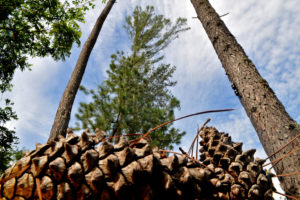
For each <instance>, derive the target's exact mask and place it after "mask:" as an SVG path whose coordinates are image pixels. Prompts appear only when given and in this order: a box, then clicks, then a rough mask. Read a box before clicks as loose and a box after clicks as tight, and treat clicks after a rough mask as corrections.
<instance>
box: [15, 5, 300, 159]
mask: <svg viewBox="0 0 300 200" xmlns="http://www.w3.org/2000/svg"><path fill="white" fill-rule="evenodd" d="M210 2H211V3H212V5H213V6H214V8H215V9H216V11H217V12H218V13H219V14H220V15H221V14H225V13H229V14H228V15H227V16H225V17H223V18H222V19H223V20H224V21H225V23H226V25H227V26H228V28H229V29H230V31H231V32H232V33H233V34H234V35H235V37H236V38H237V40H238V41H239V43H240V44H241V45H242V46H243V48H244V49H245V51H246V53H247V54H248V55H249V56H250V58H251V59H252V60H253V61H254V63H255V64H256V66H257V68H258V70H259V72H260V73H261V74H262V76H263V77H264V78H266V80H267V81H268V82H269V83H270V85H271V87H272V88H273V89H274V91H275V93H276V94H277V95H278V97H279V98H280V100H281V101H282V102H283V104H284V105H285V106H286V108H287V110H288V112H289V113H290V114H291V115H292V117H294V118H295V119H296V120H297V121H298V122H300V109H299V107H300V82H299V80H300V68H299V65H300V56H299V55H300V46H299V44H300V35H299V32H300V7H299V6H298V2H296V1H284V0H274V1H272V4H270V3H269V2H267V1H255V0H249V1H239V2H237V1H234V0H227V1H217V0H211V1H210ZM97 4H98V5H97V7H96V8H95V9H94V10H93V11H90V12H89V13H88V15H87V19H86V21H87V22H86V23H85V24H82V25H81V27H82V30H83V37H82V44H83V43H84V42H85V40H86V38H87V37H88V34H89V32H90V30H91V29H92V27H93V25H94V22H95V20H96V18H97V17H98V15H99V14H100V12H101V10H102V8H103V7H104V5H103V4H101V3H100V1H99V3H97ZM146 4H150V5H154V6H155V8H156V10H157V12H158V13H159V14H164V15H165V16H166V17H168V18H171V19H173V20H174V19H176V18H177V17H186V18H187V19H188V24H189V26H190V27H191V30H189V31H188V32H185V33H183V34H181V36H180V37H179V39H177V40H175V41H174V42H173V43H172V44H171V45H170V47H169V48H168V49H166V50H165V51H164V53H165V55H166V59H165V62H167V63H170V64H172V65H175V66H177V71H176V73H175V75H174V79H175V80H177V81H178V84H177V85H176V87H175V88H173V89H172V91H173V92H174V94H175V95H176V96H177V97H178V98H179V99H180V101H181V108H182V109H181V110H180V111H177V112H176V115H177V116H183V115H185V114H190V113H194V112H197V111H202V110H208V109H221V108H236V111H235V112H233V113H222V114H220V113H219V114H213V115H205V116H201V117H200V116H199V117H195V118H192V119H186V120H182V121H179V122H176V126H177V127H179V128H180V129H182V130H186V131H187V132H188V134H187V136H186V138H184V140H183V144H182V145H183V146H186V145H187V144H188V143H189V140H190V138H191V137H192V135H194V133H195V130H196V128H197V123H199V124H201V123H203V122H204V121H205V120H206V118H207V117H211V118H212V122H211V125H213V126H216V127H217V128H218V129H219V130H220V131H226V132H229V133H230V134H231V135H232V137H233V139H234V140H236V141H242V142H244V148H245V149H249V148H257V149H258V153H257V154H258V155H259V156H262V157H264V156H265V155H264V153H263V149H262V147H261V145H260V143H259V140H258V138H257V136H256V133H255V131H254V129H253V127H252V125H251V123H250V121H249V119H248V117H247V116H246V114H245V112H244V110H243V108H242V106H241V105H240V102H239V100H238V98H237V97H236V96H235V95H234V93H233V91H232V89H231V88H230V84H229V82H228V80H227V77H226V75H225V72H224V70H223V68H222V67H221V64H220V62H219V60H218V58H217V56H216V54H215V52H214V50H213V48H212V45H211V44H210V41H209V39H208V37H207V36H206V34H205V32H204V30H203V28H202V25H201V23H200V22H199V20H198V19H194V18H192V17H195V16H196V13H195V11H194V8H193V7H192V5H191V3H190V2H189V1H182V0H173V1H169V0H160V1H157V0H130V1H118V3H117V4H115V5H114V7H113V9H112V11H111V13H110V14H109V16H108V18H107V21H106V22H105V24H104V26H103V28H102V31H101V33H100V36H99V39H98V41H97V44H96V46H95V48H94V50H93V53H92V55H91V57H90V61H89V63H88V66H87V70H86V73H85V76H84V78H83V85H86V86H87V87H96V85H97V84H100V83H101V81H102V80H103V79H104V78H105V77H106V74H105V70H106V69H107V68H108V65H109V63H110V57H109V56H110V55H111V54H112V53H115V52H116V50H125V51H126V50H128V49H129V45H128V39H127V37H126V33H125V31H124V30H123V29H122V26H123V23H124V20H125V16H126V15H129V14H130V13H131V11H132V10H133V9H134V7H135V6H136V5H141V6H145V5H146ZM80 49H81V48H76V47H74V49H73V51H72V56H71V57H70V58H69V59H67V60H66V62H58V63H56V62H54V61H53V60H51V59H49V58H46V59H33V60H32V62H33V64H34V66H33V67H32V69H33V70H32V71H31V72H29V71H26V72H18V73H16V76H15V78H14V85H15V87H14V89H13V92H12V99H13V101H14V102H15V108H16V111H17V113H18V116H19V120H18V121H17V122H15V123H14V124H13V125H14V126H15V127H16V131H17V134H18V136H19V137H20V139H21V140H20V142H21V146H26V147H27V148H29V149H31V148H33V146H34V143H36V142H45V141H46V140H47V136H48V133H49V131H50V128H51V125H52V121H53V119H54V115H55V112H56V109H57V106H58V103H59V99H60V97H61V95H62V92H63V90H64V88H65V86H66V83H67V81H68V79H69V77H70V75H71V72H72V69H73V67H74V65H75V63H76V60H77V57H78V55H79V52H80ZM85 100H87V98H86V97H84V96H83V95H79V96H78V97H77V99H76V101H75V104H74V108H73V114H74V113H76V111H77V108H78V103H79V102H80V101H85ZM73 122H74V118H72V123H73Z"/></svg>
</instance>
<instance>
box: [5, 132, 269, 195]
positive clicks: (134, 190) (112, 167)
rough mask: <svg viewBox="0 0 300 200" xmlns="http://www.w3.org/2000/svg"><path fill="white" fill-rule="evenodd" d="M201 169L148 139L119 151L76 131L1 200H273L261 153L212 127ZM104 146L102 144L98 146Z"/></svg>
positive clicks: (17, 167) (42, 148) (41, 154)
mask: <svg viewBox="0 0 300 200" xmlns="http://www.w3.org/2000/svg"><path fill="white" fill-rule="evenodd" d="M200 136H201V138H202V140H201V142H200V145H201V146H202V147H201V149H200V152H201V155H200V156H201V157H200V162H201V164H200V162H199V161H197V162H195V161H193V160H190V159H188V157H187V156H185V155H182V156H176V155H169V156H166V155H165V154H162V153H161V151H160V150H159V149H158V148H152V147H151V144H150V143H149V141H148V140H145V139H142V140H141V141H139V143H137V144H135V145H130V144H129V143H128V141H127V140H126V138H125V137H124V136H122V137H121V138H120V140H119V142H118V143H117V144H114V145H113V144H111V143H109V142H108V141H106V140H105V141H104V140H103V139H104V138H105V133H104V132H103V131H100V130H97V131H96V134H95V135H92V134H91V133H89V132H83V133H82V135H81V137H79V136H77V135H75V134H74V133H72V132H71V131H69V132H68V136H67V138H64V137H59V138H57V139H56V140H55V141H53V142H51V143H49V144H45V145H40V144H39V145H37V147H36V150H33V151H31V152H29V153H28V154H27V155H26V156H24V157H23V158H22V159H21V160H19V161H17V162H16V163H15V164H14V165H13V166H12V167H11V168H9V169H8V170H6V172H5V173H4V174H3V175H2V176H1V178H0V191H1V192H0V199H2V200H5V199H14V200H23V199H103V200H109V199H136V200H138V199H184V200H188V199H199V200H200V199H202V200H209V199H224V200H229V199H231V200H235V199H251V200H254V199H268V200H269V199H273V197H272V193H273V189H274V188H273V185H272V181H271V177H270V175H269V174H267V172H266V171H265V170H264V169H263V167H262V164H263V163H264V160H261V159H254V153H255V150H248V151H242V143H235V142H232V141H231V137H230V136H229V135H228V134H224V133H220V132H218V131H217V130H216V129H215V128H211V127H206V128H204V129H203V131H202V133H201V134H200ZM98 143H100V145H97V144H98Z"/></svg>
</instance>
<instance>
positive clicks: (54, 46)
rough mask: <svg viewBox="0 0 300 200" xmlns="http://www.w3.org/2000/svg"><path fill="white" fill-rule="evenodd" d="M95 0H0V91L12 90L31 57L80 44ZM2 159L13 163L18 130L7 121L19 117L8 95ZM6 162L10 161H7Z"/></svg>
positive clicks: (1, 124)
mask: <svg viewBox="0 0 300 200" xmlns="http://www.w3.org/2000/svg"><path fill="white" fill-rule="evenodd" d="M93 1H94V0H72V1H69V0H65V1H62V0H46V1H45V0H0V38H1V39H0V93H1V94H0V95H1V96H2V94H3V93H4V92H7V91H10V89H11V87H12V85H11V80H12V78H13V75H14V72H15V70H16V69H17V68H19V69H21V70H24V69H26V68H28V67H29V66H30V63H28V57H29V56H30V57H35V56H38V57H44V56H51V57H53V58H54V59H56V60H58V59H65V57H66V56H69V55H70V53H71V48H72V45H73V44H74V43H77V44H78V45H79V44H80V40H79V38H80V36H81V31H80V27H79V25H78V23H79V22H84V14H85V12H86V11H87V10H88V9H89V8H90V7H94V4H93ZM0 106H1V107H0V160H1V163H9V157H10V154H11V153H10V152H12V148H11V145H12V144H13V143H15V142H16V140H17V138H16V137H15V132H14V130H10V129H8V128H7V127H6V126H5V124H6V123H7V122H9V121H11V120H14V119H17V116H16V113H15V112H14V111H13V109H12V103H11V102H10V100H8V99H4V101H3V100H2V99H1V100H0ZM3 166H6V164H3ZM0 168H1V169H2V166H1V167H0Z"/></svg>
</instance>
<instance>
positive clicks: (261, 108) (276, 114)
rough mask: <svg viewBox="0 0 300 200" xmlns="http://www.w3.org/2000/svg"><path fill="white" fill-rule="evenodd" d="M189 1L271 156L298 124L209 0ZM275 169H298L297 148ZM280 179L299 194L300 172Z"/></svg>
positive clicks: (297, 143) (288, 190) (299, 155)
mask: <svg viewBox="0 0 300 200" xmlns="http://www.w3.org/2000/svg"><path fill="white" fill-rule="evenodd" d="M191 2H192V4H193V6H194V8H195V10H196V13H197V15H198V18H199V20H200V21H201V23H202V25H203V27H204V29H205V31H206V33H207V35H208V37H209V39H210V41H211V43H212V44H213V46H214V49H215V51H216V53H217V55H218V57H219V59H220V61H221V63H222V65H223V68H224V69H225V71H226V74H227V76H228V78H229V80H230V81H231V83H232V86H233V88H234V90H235V93H236V94H237V96H238V97H239V99H240V102H241V103H242V105H243V107H244V108H245V110H246V113H247V115H248V117H249V118H250V120H251V122H252V124H253V126H254V128H255V130H256V132H257V134H258V136H259V139H260V141H261V143H262V145H263V147H264V149H265V151H266V153H267V155H269V156H270V155H272V154H273V153H274V152H276V151H277V150H278V149H279V148H280V147H281V146H283V145H285V144H286V143H288V141H289V140H291V139H292V138H293V137H295V136H296V135H297V126H298V125H297V123H296V122H295V121H294V120H293V119H292V118H291V117H290V116H289V114H288V113H287V112H286V110H285V108H284V106H283V105H282V103H281V102H280V101H279V100H278V98H277V97H276V95H275V94H274V92H273V91H272V89H271V88H270V87H269V85H268V83H267V81H266V80H264V79H263V78H262V77H261V75H260V74H259V72H258V71H257V69H256V67H255V65H254V64H253V63H252V61H251V60H250V59H249V58H248V57H247V55H246V54H245V52H244V50H243V48H242V47H241V46H240V45H239V44H238V42H237V41H236V39H235V38H234V36H233V35H232V34H231V33H230V32H229V30H228V29H227V27H226V25H225V24H224V22H223V21H222V20H221V19H220V16H219V15H218V14H217V13H216V11H215V10H214V9H213V8H212V6H211V5H210V3H209V1H208V0H191ZM298 132H299V130H298ZM241 134H243V133H241ZM299 146H300V139H299V138H298V139H297V140H296V141H295V142H294V147H293V145H292V144H290V145H288V147H286V148H285V149H283V150H282V151H281V152H279V153H278V154H276V155H275V156H272V157H271V160H274V159H276V158H278V157H280V156H282V155H283V154H286V153H287V152H289V151H291V150H293V149H295V148H296V147H299ZM274 168H275V171H276V173H277V174H288V173H293V172H298V171H299V170H300V151H297V152H295V153H293V154H291V155H290V156H288V157H286V158H284V159H283V160H282V161H280V162H279V163H278V164H277V165H275V166H274ZM279 181H280V183H281V186H282V188H283V189H284V191H285V192H286V193H287V194H290V195H293V196H297V197H300V176H299V175H294V176H285V177H280V178H279Z"/></svg>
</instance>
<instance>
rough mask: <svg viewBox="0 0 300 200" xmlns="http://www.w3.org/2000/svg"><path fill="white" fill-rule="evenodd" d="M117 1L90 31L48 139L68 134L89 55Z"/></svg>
mask: <svg viewBox="0 0 300 200" xmlns="http://www.w3.org/2000/svg"><path fill="white" fill-rule="evenodd" d="M115 1H116V0H109V1H108V2H107V5H106V6H105V8H104V9H103V11H102V12H101V14H100V16H99V17H98V19H97V21H96V24H95V26H94V28H93V30H92V32H91V33H90V35H89V37H88V39H87V41H86V42H85V44H84V46H83V48H82V50H81V53H80V55H79V58H78V60H77V63H76V66H75V69H74V71H73V73H72V76H71V78H70V80H69V82H68V85H67V87H66V89H65V91H64V94H63V96H62V98H61V100H60V103H59V107H58V109H57V112H56V116H55V119H54V123H53V125H52V129H51V132H50V136H49V139H48V141H51V140H53V139H54V138H55V137H57V136H58V135H64V136H65V135H66V130H67V128H68V125H69V121H70V116H71V111H72V106H73V102H74V99H75V96H76V93H77V91H78V88H79V86H80V83H81V79H82V77H83V74H84V71H85V68H86V65H87V62H88V60H89V56H90V54H91V52H92V50H93V47H94V45H95V43H96V41H97V38H98V35H99V33H100V31H101V28H102V25H103V23H104V21H105V19H106V17H107V15H108V14H109V12H110V10H111V8H112V6H113V4H114V3H115Z"/></svg>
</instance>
